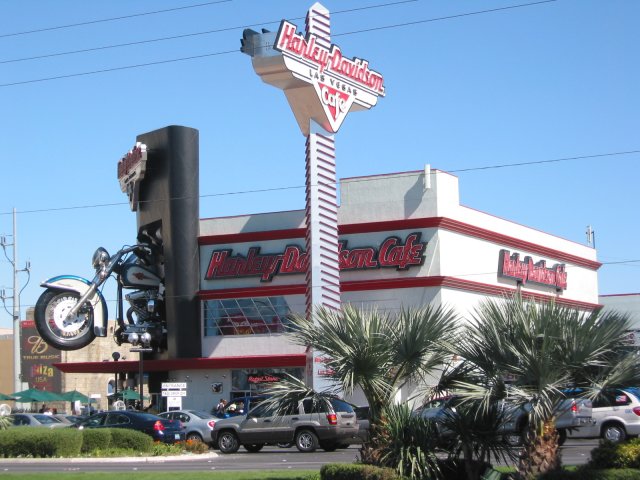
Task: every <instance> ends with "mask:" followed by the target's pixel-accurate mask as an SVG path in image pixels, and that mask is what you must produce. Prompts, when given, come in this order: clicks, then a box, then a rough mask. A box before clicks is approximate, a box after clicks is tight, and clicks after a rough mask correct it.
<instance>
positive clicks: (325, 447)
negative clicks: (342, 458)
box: [320, 441, 338, 452]
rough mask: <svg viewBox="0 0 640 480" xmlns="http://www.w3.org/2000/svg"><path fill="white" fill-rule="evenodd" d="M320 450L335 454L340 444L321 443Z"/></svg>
mask: <svg viewBox="0 0 640 480" xmlns="http://www.w3.org/2000/svg"><path fill="white" fill-rule="evenodd" d="M320 448H322V449H323V450H324V451H325V452H335V451H336V450H337V448H338V444H337V443H335V442H327V441H324V442H320Z"/></svg>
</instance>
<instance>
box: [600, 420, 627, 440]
mask: <svg viewBox="0 0 640 480" xmlns="http://www.w3.org/2000/svg"><path fill="white" fill-rule="evenodd" d="M602 438H604V439H605V440H608V441H609V442H613V443H620V442H622V441H624V439H625V438H627V432H626V431H625V430H624V427H623V426H622V425H618V424H615V423H610V424H608V425H605V426H604V427H602Z"/></svg>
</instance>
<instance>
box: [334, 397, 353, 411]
mask: <svg viewBox="0 0 640 480" xmlns="http://www.w3.org/2000/svg"><path fill="white" fill-rule="evenodd" d="M331 405H332V406H333V410H334V411H335V412H336V413H353V412H354V410H353V407H352V406H351V404H350V403H347V402H345V401H344V400H338V399H337V398H332V399H331Z"/></svg>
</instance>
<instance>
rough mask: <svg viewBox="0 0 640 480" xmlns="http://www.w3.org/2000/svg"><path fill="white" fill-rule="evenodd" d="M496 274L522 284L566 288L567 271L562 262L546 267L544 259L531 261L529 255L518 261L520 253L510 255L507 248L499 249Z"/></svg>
mask: <svg viewBox="0 0 640 480" xmlns="http://www.w3.org/2000/svg"><path fill="white" fill-rule="evenodd" d="M498 275H500V276H501V277H509V278H515V279H516V280H517V281H518V283H522V284H525V283H537V284H539V285H549V286H552V287H555V288H556V290H559V291H561V290H564V289H566V288H567V271H566V267H565V265H564V264H563V263H560V264H555V265H554V266H553V267H551V268H547V262H546V261H545V260H540V261H539V262H537V263H533V260H532V259H531V257H524V260H523V261H520V254H519V253H514V254H513V255H511V254H510V252H509V250H500V263H499V269H498Z"/></svg>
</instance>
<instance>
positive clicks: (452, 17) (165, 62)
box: [0, 0, 557, 87]
mask: <svg viewBox="0 0 640 480" xmlns="http://www.w3.org/2000/svg"><path fill="white" fill-rule="evenodd" d="M556 1H557V0H542V1H539V2H532V3H524V4H519V5H511V6H507V7H501V8H493V9H487V10H479V11H476V12H467V13H461V14H457V15H449V16H446V17H437V18H429V19H425V20H417V21H413V22H405V23H399V24H395V25H386V26H381V27H372V28H366V29H363V30H354V31H352V32H344V33H337V34H332V35H331V36H332V37H340V36H345V35H356V34H360V33H368V32H372V31H377V30H386V29H391V28H402V27H408V26H414V25H418V24H422V23H429V22H436V21H440V20H450V19H454V18H460V17H467V16H471V15H480V14H484V13H493V12H497V11H501V10H509V9H514V8H522V7H530V6H533V5H540V4H544V3H552V2H556ZM230 53H240V50H239V49H234V50H228V51H222V52H212V53H205V54H202V55H192V56H189V57H180V58H174V59H168V60H159V61H156V62H148V63H139V64H134V65H125V66H121V67H110V68H104V69H100V70H93V71H89V72H79V73H70V74H66V75H57V76H53V77H44V78H36V79H32V80H22V81H19V82H10V83H3V84H0V87H13V86H17V85H26V84H30V83H41V82H48V81H53V80H62V79H66V78H73V77H83V76H89V75H97V74H101V73H108V72H115V71H119V70H130V69H134V68H143V67H150V66H154V65H162V64H167V63H175V62H183V61H187V60H196V59H201V58H206V57H213V56H220V55H227V54H230Z"/></svg>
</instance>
